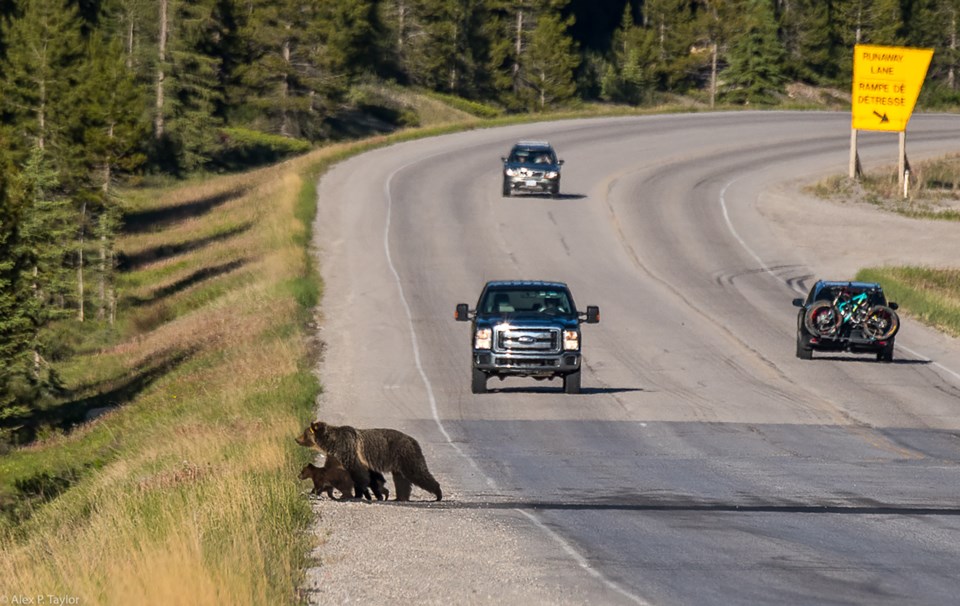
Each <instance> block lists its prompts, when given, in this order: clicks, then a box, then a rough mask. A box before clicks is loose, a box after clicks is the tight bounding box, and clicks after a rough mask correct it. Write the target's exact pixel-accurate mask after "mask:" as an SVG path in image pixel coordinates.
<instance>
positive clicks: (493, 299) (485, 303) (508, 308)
mask: <svg viewBox="0 0 960 606" xmlns="http://www.w3.org/2000/svg"><path fill="white" fill-rule="evenodd" d="M479 309H480V313H485V314H497V313H517V312H535V313H549V314H557V315H565V314H571V313H573V305H572V303H571V301H570V297H569V296H568V294H567V293H566V292H565V291H564V290H557V289H530V288H504V289H490V290H488V291H487V292H486V294H484V296H483V300H482V301H480V306H479Z"/></svg>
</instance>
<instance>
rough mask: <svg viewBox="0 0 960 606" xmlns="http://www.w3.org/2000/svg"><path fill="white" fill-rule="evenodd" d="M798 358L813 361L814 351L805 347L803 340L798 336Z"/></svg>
mask: <svg viewBox="0 0 960 606" xmlns="http://www.w3.org/2000/svg"><path fill="white" fill-rule="evenodd" d="M797 357H798V358H800V359H801V360H812V359H813V349H811V348H808V347H804V345H803V339H801V338H800V335H797Z"/></svg>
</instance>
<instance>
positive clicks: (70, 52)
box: [0, 0, 83, 163]
mask: <svg viewBox="0 0 960 606" xmlns="http://www.w3.org/2000/svg"><path fill="white" fill-rule="evenodd" d="M17 8H18V11H17V16H15V17H14V18H13V19H11V20H9V21H7V22H5V24H4V26H3V28H2V29H3V39H4V41H5V43H6V50H5V53H4V56H3V62H2V64H0V74H2V80H0V90H2V91H3V94H2V95H0V112H3V113H4V114H5V115H6V120H5V122H6V123H7V124H9V125H11V127H12V129H13V133H12V135H11V137H10V139H9V142H10V144H11V146H12V148H13V150H14V152H15V156H14V161H15V162H22V161H24V160H25V158H26V156H27V154H29V153H30V150H31V149H33V148H34V147H39V148H40V149H45V150H47V151H48V152H49V153H50V157H51V158H53V160H54V162H55V163H58V162H60V160H61V158H60V157H59V154H60V153H62V151H63V149H62V148H63V147H64V146H65V145H66V142H65V140H64V139H65V135H64V129H65V124H64V121H65V119H66V117H67V116H69V115H70V112H71V110H72V108H70V107H69V105H68V103H67V100H68V99H69V91H71V90H72V89H73V88H74V87H75V86H76V85H77V71H76V67H77V65H78V63H79V61H80V58H81V56H82V50H83V46H82V45H83V41H82V38H81V25H82V24H81V22H80V19H79V17H78V15H77V10H76V8H75V7H74V6H73V4H71V3H68V2H66V1H65V0H20V2H18V3H17Z"/></svg>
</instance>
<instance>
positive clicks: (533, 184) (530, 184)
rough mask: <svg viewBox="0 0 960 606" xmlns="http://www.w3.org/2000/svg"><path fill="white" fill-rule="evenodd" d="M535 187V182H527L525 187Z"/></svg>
mask: <svg viewBox="0 0 960 606" xmlns="http://www.w3.org/2000/svg"><path fill="white" fill-rule="evenodd" d="M536 186H537V182H536V181H527V187H536Z"/></svg>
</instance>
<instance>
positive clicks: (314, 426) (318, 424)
mask: <svg viewBox="0 0 960 606" xmlns="http://www.w3.org/2000/svg"><path fill="white" fill-rule="evenodd" d="M322 426H323V423H321V422H320V421H314V422H313V423H311V424H310V429H312V430H314V431H317V430H318V429H320V427H322Z"/></svg>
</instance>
